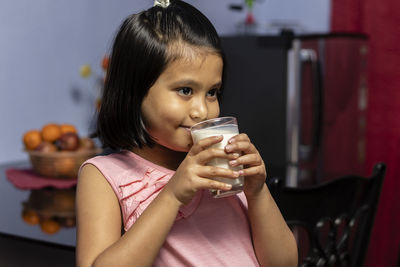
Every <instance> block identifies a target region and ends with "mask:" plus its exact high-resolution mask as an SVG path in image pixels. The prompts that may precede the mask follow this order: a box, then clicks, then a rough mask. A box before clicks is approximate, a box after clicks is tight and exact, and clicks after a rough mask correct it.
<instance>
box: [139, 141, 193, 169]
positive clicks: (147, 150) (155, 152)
mask: <svg viewBox="0 0 400 267" xmlns="http://www.w3.org/2000/svg"><path fill="white" fill-rule="evenodd" d="M132 152H133V153H135V154H137V155H139V156H140V157H142V158H144V159H145V160H148V161H150V162H152V163H154V164H157V165H159V166H162V167H164V168H167V169H170V170H173V171H175V170H176V169H177V168H178V167H179V165H180V164H181V162H182V160H183V159H184V158H185V156H186V154H187V152H179V151H174V150H171V149H168V148H166V147H164V146H161V145H159V144H155V145H154V146H153V147H147V146H146V147H143V148H138V147H135V148H133V149H132Z"/></svg>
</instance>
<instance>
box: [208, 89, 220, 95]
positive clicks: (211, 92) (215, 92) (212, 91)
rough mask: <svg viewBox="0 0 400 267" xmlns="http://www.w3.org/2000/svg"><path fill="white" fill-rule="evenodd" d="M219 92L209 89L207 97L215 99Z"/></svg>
mask: <svg viewBox="0 0 400 267" xmlns="http://www.w3.org/2000/svg"><path fill="white" fill-rule="evenodd" d="M218 92H219V89H217V88H215V89H211V90H210V91H208V92H207V96H209V97H216V96H217V94H218Z"/></svg>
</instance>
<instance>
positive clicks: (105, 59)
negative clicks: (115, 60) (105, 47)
mask: <svg viewBox="0 0 400 267" xmlns="http://www.w3.org/2000/svg"><path fill="white" fill-rule="evenodd" d="M108 65H110V58H109V57H108V56H104V57H103V60H102V61H101V68H102V69H103V70H107V69H108Z"/></svg>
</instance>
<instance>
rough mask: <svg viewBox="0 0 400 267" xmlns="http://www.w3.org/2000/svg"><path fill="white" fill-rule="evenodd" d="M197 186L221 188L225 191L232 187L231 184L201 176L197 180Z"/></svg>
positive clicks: (201, 187)
mask: <svg viewBox="0 0 400 267" xmlns="http://www.w3.org/2000/svg"><path fill="white" fill-rule="evenodd" d="M198 183H199V184H198V188H199V189H215V190H223V191H227V190H230V189H232V185H230V184H226V183H223V182H219V181H215V180H211V179H207V178H202V179H199V181H198Z"/></svg>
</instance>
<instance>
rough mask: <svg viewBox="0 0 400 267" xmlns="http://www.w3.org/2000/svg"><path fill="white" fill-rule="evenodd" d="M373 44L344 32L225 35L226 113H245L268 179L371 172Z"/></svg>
mask: <svg viewBox="0 0 400 267" xmlns="http://www.w3.org/2000/svg"><path fill="white" fill-rule="evenodd" d="M367 43H368V40H367V37H366V36H365V35H362V34H339V33H337V34H321V35H295V34H293V33H292V32H286V31H283V32H282V34H280V35H276V36H246V35H244V36H225V37H222V46H223V48H224V51H225V54H226V64H227V65H226V66H227V68H226V81H225V87H224V92H225V93H223V96H222V102H221V115H223V116H224V115H233V116H236V117H237V118H238V122H239V128H240V131H241V132H246V133H247V134H248V135H249V136H250V137H251V139H252V141H253V142H254V143H255V145H256V146H257V148H258V149H259V151H260V153H261V155H262V156H263V159H264V161H265V163H266V166H267V171H268V177H272V176H274V177H277V176H280V177H285V178H286V183H287V185H290V186H301V185H306V184H315V183H319V182H321V181H323V180H328V179H333V178H334V177H337V176H340V175H345V174H360V175H364V174H365V170H364V169H365V168H364V165H365V146H366V144H365V128H366V110H367V53H368V46H367Z"/></svg>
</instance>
